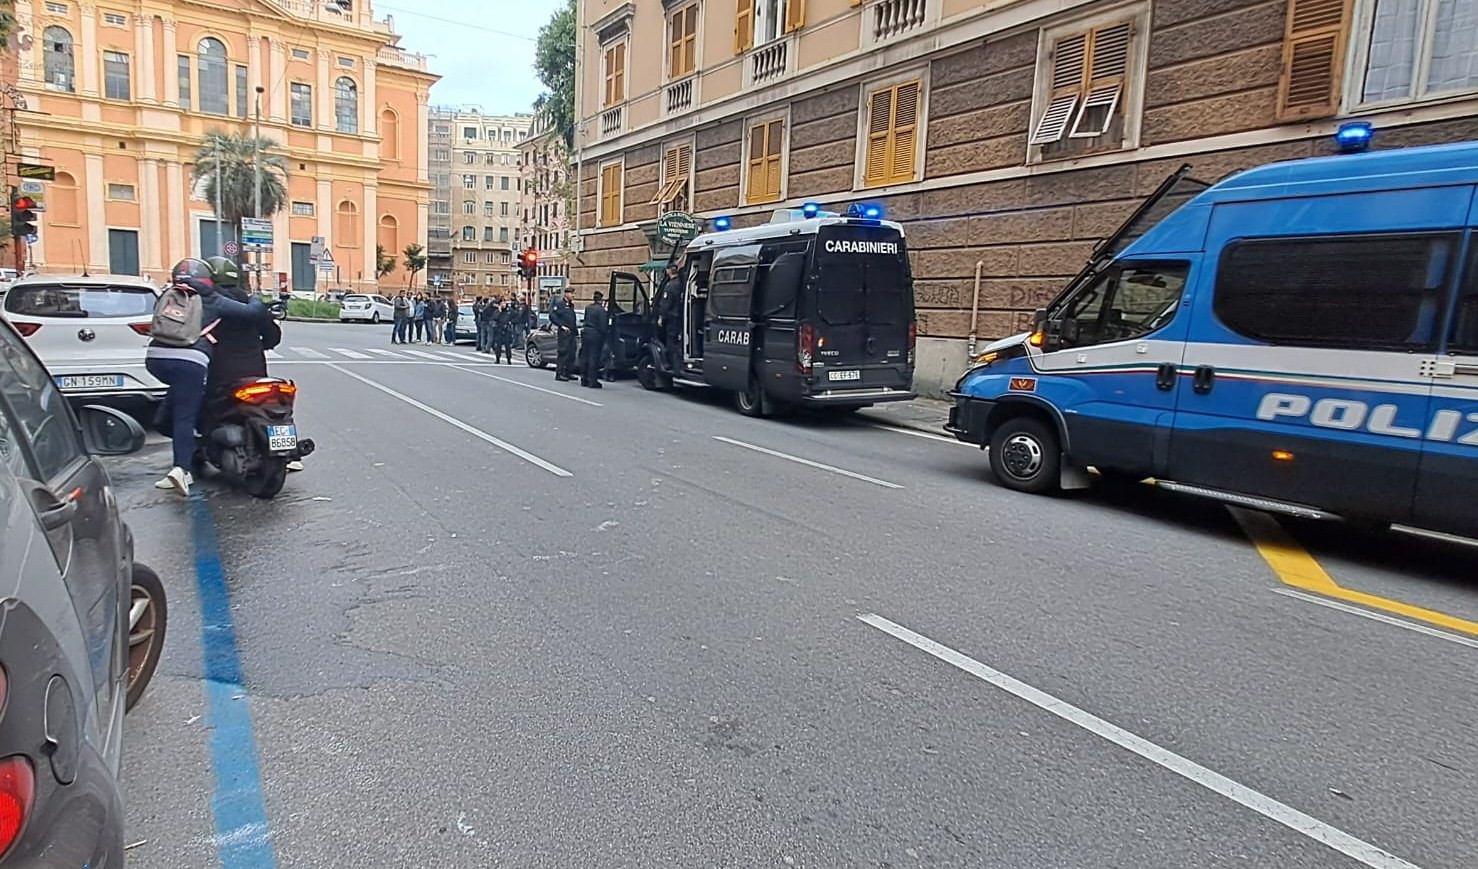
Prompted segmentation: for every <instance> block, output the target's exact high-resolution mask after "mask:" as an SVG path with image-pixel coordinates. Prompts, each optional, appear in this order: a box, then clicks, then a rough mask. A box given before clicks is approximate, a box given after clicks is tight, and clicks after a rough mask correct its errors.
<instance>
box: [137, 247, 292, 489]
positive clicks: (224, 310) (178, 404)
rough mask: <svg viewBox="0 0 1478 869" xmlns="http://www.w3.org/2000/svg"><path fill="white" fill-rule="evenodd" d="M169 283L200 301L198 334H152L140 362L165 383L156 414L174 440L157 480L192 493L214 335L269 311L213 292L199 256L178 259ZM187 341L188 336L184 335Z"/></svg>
mask: <svg viewBox="0 0 1478 869" xmlns="http://www.w3.org/2000/svg"><path fill="white" fill-rule="evenodd" d="M170 282H171V284H172V285H173V286H174V287H177V288H179V289H181V290H184V291H185V293H186V294H188V295H191V296H198V297H199V300H200V307H199V313H200V327H201V330H200V333H199V336H198V338H196V339H195V341H194V343H193V344H189V345H182V344H177V343H174V342H170V341H164V340H162V339H160V338H159V337H154V338H151V339H150V341H149V346H148V348H147V349H146V350H145V351H144V366H145V368H147V369H148V371H149V373H150V374H152V375H154V376H155V377H157V378H158V379H159V380H160V381H161V382H163V383H164V384H166V385H167V386H168V387H169V392H168V393H167V394H166V395H165V399H164V405H163V407H161V408H160V418H161V420H162V421H164V422H165V423H166V424H165V425H163V426H161V428H162V429H167V431H168V433H169V435H170V437H171V439H172V440H173V441H174V448H173V453H174V466H173V467H171V468H170V470H169V473H168V474H166V475H165V477H164V479H162V480H160V481H159V482H157V483H155V484H154V486H155V488H158V489H174V490H175V491H176V492H178V493H179V494H180V495H181V496H185V495H189V494H190V485H191V484H192V483H193V482H194V479H193V478H192V477H191V475H190V465H191V462H192V459H193V458H194V455H195V425H196V422H197V421H198V420H199V419H200V408H201V405H202V403H203V402H204V399H205V384H206V378H207V374H208V369H209V367H210V361H211V356H212V354H213V352H214V349H215V345H214V342H215V340H216V338H215V335H214V334H212V333H213V332H214V331H215V329H216V328H218V327H219V325H220V324H221V323H223V322H228V321H229V322H232V323H235V324H243V323H244V324H249V325H250V326H251V327H252V328H257V324H258V323H259V322H260V321H263V320H271V319H272V314H271V311H270V309H269V308H267V306H266V305H263V304H262V303H261V301H259V300H256V299H253V300H251V301H248V302H243V301H239V300H237V299H233V298H229V297H227V296H225V295H224V294H222V293H219V292H217V291H216V288H215V281H214V278H213V273H212V270H211V267H210V265H209V264H208V263H206V262H205V261H203V260H199V259H196V258H194V257H190V258H187V259H182V260H180V261H179V262H178V263H176V264H175V266H174V268H173V269H171V270H170ZM186 340H188V339H186Z"/></svg>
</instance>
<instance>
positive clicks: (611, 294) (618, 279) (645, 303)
mask: <svg viewBox="0 0 1478 869" xmlns="http://www.w3.org/2000/svg"><path fill="white" fill-rule="evenodd" d="M606 306H607V310H609V312H610V315H611V331H612V334H613V335H614V337H615V340H614V341H613V342H612V346H613V347H615V350H616V363H615V365H616V370H618V371H629V370H632V369H633V368H635V366H636V360H637V355H638V354H639V353H640V352H641V348H642V347H643V346H645V345H646V343H647V342H648V341H650V340H651V339H652V330H653V325H652V317H651V312H652V302H651V299H650V297H649V296H648V295H647V288H646V286H645V285H644V284H643V283H642V279H641V278H639V277H637V276H636V275H634V274H631V273H630V272H611V280H610V285H609V287H608V288H607V291H606Z"/></svg>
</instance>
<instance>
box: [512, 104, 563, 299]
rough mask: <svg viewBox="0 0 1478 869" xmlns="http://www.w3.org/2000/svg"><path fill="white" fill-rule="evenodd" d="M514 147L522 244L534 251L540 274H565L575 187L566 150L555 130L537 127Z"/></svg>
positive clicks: (541, 275)
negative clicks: (525, 139)
mask: <svg viewBox="0 0 1478 869" xmlns="http://www.w3.org/2000/svg"><path fill="white" fill-rule="evenodd" d="M518 150H519V174H520V176H521V179H522V180H521V182H520V185H519V189H520V192H521V198H520V200H519V208H520V213H521V217H522V220H523V231H522V233H520V238H521V239H522V246H523V247H525V248H528V249H532V250H535V251H537V252H538V254H539V276H540V277H564V278H568V277H569V276H570V257H569V252H570V230H571V227H572V226H573V225H574V224H573V221H572V220H571V218H570V212H571V210H572V207H573V204H574V191H575V187H574V177H573V172H572V171H571V167H570V150H569V148H567V147H565V142H564V139H562V138H560V136H559V135H558V134H556V133H552V132H549V131H539V130H537V129H536V130H535V132H534V134H533V135H531V136H529V138H528V140H527V141H525V142H524V143H523V144H522V145H520V146H519V149H518Z"/></svg>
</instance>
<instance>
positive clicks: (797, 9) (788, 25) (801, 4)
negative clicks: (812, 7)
mask: <svg viewBox="0 0 1478 869" xmlns="http://www.w3.org/2000/svg"><path fill="white" fill-rule="evenodd" d="M805 26H806V0H785V32H786V33H791V32H793V31H796V30H800V29H801V28H802V27H805Z"/></svg>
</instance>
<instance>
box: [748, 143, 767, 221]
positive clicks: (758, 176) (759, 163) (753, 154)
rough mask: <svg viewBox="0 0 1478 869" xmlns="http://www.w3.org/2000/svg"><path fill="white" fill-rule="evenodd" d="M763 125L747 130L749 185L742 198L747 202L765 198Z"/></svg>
mask: <svg viewBox="0 0 1478 869" xmlns="http://www.w3.org/2000/svg"><path fill="white" fill-rule="evenodd" d="M766 126H767V125H765V124H755V125H754V126H752V127H750V128H749V156H748V158H747V159H746V161H745V163H746V166H747V169H748V171H749V183H748V185H747V186H746V188H745V191H744V198H745V199H746V200H747V201H749V202H760V201H763V199H764V197H765V193H764V191H765V131H766Z"/></svg>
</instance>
